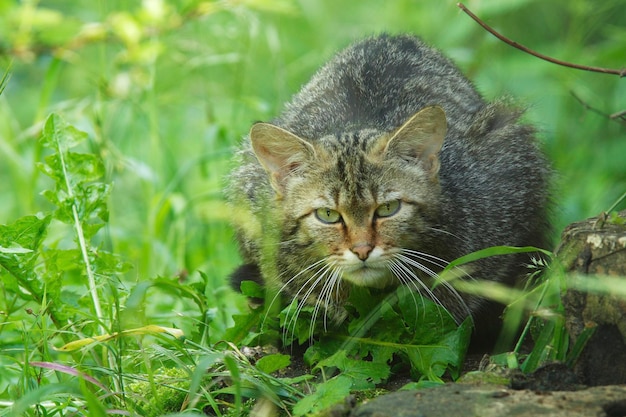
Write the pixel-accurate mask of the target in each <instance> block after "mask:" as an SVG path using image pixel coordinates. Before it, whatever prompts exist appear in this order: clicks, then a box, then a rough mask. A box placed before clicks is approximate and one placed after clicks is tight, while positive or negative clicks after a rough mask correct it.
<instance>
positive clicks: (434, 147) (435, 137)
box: [383, 106, 448, 176]
mask: <svg viewBox="0 0 626 417" xmlns="http://www.w3.org/2000/svg"><path fill="white" fill-rule="evenodd" d="M447 129H448V126H447V122H446V113H445V111H444V110H443V109H442V108H441V107H440V106H430V107H425V108H423V109H421V110H420V111H418V112H417V113H415V114H414V115H413V116H411V117H410V118H409V119H408V120H407V121H406V122H405V123H404V124H403V125H402V126H400V127H399V128H398V129H396V130H395V131H394V132H393V133H392V134H391V135H390V137H389V140H388V141H387V143H386V144H385V147H384V151H383V154H384V155H385V156H386V157H389V156H393V157H398V158H401V159H404V160H407V161H420V162H421V163H422V166H423V167H424V169H426V170H427V171H428V172H429V173H430V174H431V175H432V176H435V175H437V173H438V172H439V151H440V150H441V146H442V145H443V139H444V138H445V136H446V131H447Z"/></svg>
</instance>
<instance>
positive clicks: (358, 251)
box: [352, 243, 374, 261]
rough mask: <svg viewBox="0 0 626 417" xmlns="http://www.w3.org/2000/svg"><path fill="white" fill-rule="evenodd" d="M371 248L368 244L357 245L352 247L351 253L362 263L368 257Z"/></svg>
mask: <svg viewBox="0 0 626 417" xmlns="http://www.w3.org/2000/svg"><path fill="white" fill-rule="evenodd" d="M372 249H374V248H372V246H371V245H370V244H369V243H357V244H356V245H354V246H353V247H352V252H353V253H354V254H355V255H356V256H358V257H359V259H360V260H362V261H364V260H366V259H367V257H368V256H369V255H370V252H371V251H372Z"/></svg>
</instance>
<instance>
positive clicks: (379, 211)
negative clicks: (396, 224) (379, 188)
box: [376, 200, 400, 217]
mask: <svg viewBox="0 0 626 417" xmlns="http://www.w3.org/2000/svg"><path fill="white" fill-rule="evenodd" d="M399 210H400V200H393V201H387V202H386V203H383V204H381V205H380V206H378V207H377V208H376V216H377V217H390V216H393V215H394V214H396V213H397V212H398V211H399Z"/></svg>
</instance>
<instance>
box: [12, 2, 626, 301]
mask: <svg viewBox="0 0 626 417" xmlns="http://www.w3.org/2000/svg"><path fill="white" fill-rule="evenodd" d="M465 4H466V5H467V6H468V7H469V8H470V9H472V10H473V11H474V12H475V13H476V14H478V15H479V16H481V17H482V18H483V19H484V20H485V21H486V22H487V23H489V24H490V25H492V26H493V27H495V28H496V29H497V30H499V31H500V32H502V33H503V34H506V35H507V36H509V37H510V38H512V39H514V40H516V41H518V42H520V43H522V44H525V45H527V46H529V47H531V48H533V49H535V50H538V51H540V52H542V53H544V54H547V55H551V56H554V57H557V58H559V59H562V60H568V61H572V62H576V63H581V64H586V65H595V66H603V67H608V68H617V69H619V68H624V67H625V66H626V43H625V42H624V40H625V39H626V7H624V3H623V1H622V0H604V1H596V0H553V1H545V0H510V1H501V0H490V1H487V0H482V1H481V0H468V1H466V3H465ZM383 31H385V32H390V33H400V32H409V33H414V34H417V35H420V36H422V37H423V38H424V39H425V40H426V41H427V42H428V43H430V44H432V45H434V46H436V47H438V48H440V49H442V50H443V51H444V52H445V53H446V54H447V55H449V56H450V57H451V58H452V59H453V60H454V61H455V62H456V63H457V64H458V65H459V66H460V67H461V68H462V70H463V71H464V72H465V73H466V74H467V75H468V77H469V78H470V79H472V80H473V81H474V82H475V84H476V86H477V88H478V89H479V90H480V91H481V92H482V93H483V95H484V96H485V97H486V98H488V99H493V98H495V97H498V96H500V95H511V96H513V97H515V98H516V99H517V100H518V101H519V102H520V103H523V104H525V105H527V106H528V112H527V116H526V117H527V120H528V121H530V122H532V123H534V124H535V125H537V127H538V128H539V131H540V133H539V135H540V138H541V141H542V144H543V146H544V149H545V151H546V153H547V154H548V156H549V158H550V160H551V161H552V163H553V165H554V168H555V169H556V171H557V172H558V178H557V181H556V185H555V191H556V193H555V202H556V210H555V214H554V217H555V225H556V233H555V236H556V235H558V232H560V230H561V229H562V228H563V227H564V226H565V225H566V224H568V223H570V222H572V221H575V220H579V219H583V218H585V217H588V216H594V215H597V214H598V213H599V212H601V211H602V210H606V209H607V208H609V207H610V206H611V204H612V203H613V202H614V201H615V200H616V199H617V198H618V197H619V196H620V195H621V194H622V193H623V192H624V191H626V127H625V125H624V123H623V122H622V123H621V124H620V123H619V122H618V121H615V120H609V118H608V117H607V116H606V115H608V114H612V113H616V112H619V111H621V110H624V109H626V83H625V81H624V80H623V79H620V78H619V77H618V76H615V75H606V74H597V73H590V72H583V71H577V70H573V69H567V68H563V67H559V66H556V65H553V64H550V63H547V62H544V61H541V60H539V59H537V58H534V57H532V56H530V55H527V54H524V53H522V52H520V51H518V50H515V49H513V48H511V47H510V46H507V45H505V44H503V43H502V42H500V41H498V40H497V39H495V38H494V37H493V36H492V35H490V34H488V33H487V32H485V31H484V30H483V29H482V28H480V27H479V26H478V25H477V24H476V23H475V22H473V21H472V20H471V19H470V18H469V17H468V16H466V15H465V14H464V13H462V12H461V11H460V10H459V9H458V8H457V6H456V1H447V0H446V1H442V0H426V1H424V0H422V1H416V0H413V1H409V0H404V1H385V2H382V1H374V0H355V1H340V0H321V1H306V0H300V1H296V0H294V1H289V0H278V1H271V0H242V1H235V0H231V1H228V0H225V1H197V0H187V1H184V0H180V1H167V0H144V1H128V0H119V1H114V0H95V1H94V0H48V1H34V0H32V1H27V0H24V1H17V0H0V71H2V72H3V73H4V72H5V71H7V70H8V71H10V79H9V81H8V85H7V87H6V89H5V91H4V92H3V94H2V95H1V96H0V223H7V222H10V221H12V220H14V219H16V218H18V217H20V216H23V215H26V214H34V213H37V212H40V211H45V210H49V209H50V206H49V203H48V202H47V201H46V200H45V199H44V198H43V197H41V196H40V194H39V193H40V192H41V191H42V190H43V189H45V188H46V186H47V181H49V179H47V178H46V177H44V176H43V175H42V174H41V173H40V172H39V171H38V170H37V168H36V163H37V162H39V161H40V160H41V157H42V150H41V148H40V145H38V144H37V138H38V136H39V134H40V131H41V128H42V123H43V121H44V120H45V118H46V117H47V115H48V114H49V113H50V112H57V113H59V114H60V115H62V116H63V117H64V118H65V119H66V120H67V121H68V122H69V123H71V124H74V125H75V126H76V127H77V128H79V129H81V130H84V131H86V132H88V133H89V135H90V140H89V146H90V149H89V151H90V152H93V153H96V154H99V155H100V156H101V157H102V159H103V160H104V162H105V164H106V167H107V179H106V180H107V181H108V182H111V183H112V184H113V191H112V194H111V197H110V210H111V217H110V221H109V224H108V225H107V227H106V228H105V229H104V230H103V231H102V232H100V234H99V239H101V241H100V242H97V244H98V245H101V246H102V247H103V248H106V249H107V250H110V251H112V252H115V253H117V254H120V255H122V256H123V257H124V258H125V259H126V260H128V261H129V262H131V263H132V264H133V266H134V268H133V269H132V270H131V272H129V273H128V276H127V277H126V279H127V280H129V281H131V282H138V281H142V280H146V279H150V278H152V277H155V276H175V275H180V276H181V277H184V276H186V274H187V273H195V271H198V270H200V271H203V272H205V273H206V274H207V276H208V278H209V280H210V288H212V289H213V295H214V296H215V297H216V300H218V298H219V297H220V294H222V293H226V292H227V291H228V290H227V289H226V288H227V286H226V285H225V280H226V277H227V275H228V273H229V272H230V271H231V270H232V269H233V268H234V267H235V266H236V265H237V263H238V255H237V249H236V245H235V243H234V241H233V237H232V232H231V228H230V226H229V222H232V221H235V222H236V221H237V219H233V218H231V213H230V212H229V211H228V209H227V208H225V206H224V204H223V194H222V187H223V184H224V177H225V175H226V174H227V173H228V171H229V169H230V167H231V163H230V158H231V155H232V153H233V147H234V146H236V144H237V143H238V141H239V140H240V138H241V137H242V136H243V135H245V134H246V132H247V130H248V129H249V126H250V125H251V123H253V122H254V121H257V120H268V119H270V118H271V117H273V116H274V115H276V114H277V113H278V112H280V110H281V108H282V106H283V104H284V103H285V101H287V100H288V99H289V97H290V96H291V95H292V94H293V93H295V92H296V91H297V90H298V88H299V87H300V86H301V85H302V84H303V83H305V82H306V81H307V79H308V78H309V77H310V76H311V75H312V73H313V72H314V71H315V70H316V69H317V68H318V67H319V66H320V65H321V64H322V63H324V62H325V61H326V60H327V59H328V58H329V57H330V56H331V55H332V54H333V53H334V52H336V51H337V50H339V49H341V48H342V47H344V46H346V45H348V44H349V43H351V42H353V41H355V40H357V39H359V38H362V37H364V36H368V35H371V34H375V33H379V32H383ZM574 95H575V96H577V97H578V98H580V100H582V101H583V102H584V103H585V104H581V102H580V101H579V100H578V99H576V98H575V96H574ZM587 107H593V108H594V109H597V110H598V111H599V112H594V111H592V110H590V109H588V108H587ZM599 113H603V114H599ZM621 207H624V204H622V205H621ZM54 239H55V234H54V230H53V231H52V232H51V233H50V236H49V241H50V242H54ZM59 239H60V238H59ZM51 244H54V243H51ZM218 301H219V300H218Z"/></svg>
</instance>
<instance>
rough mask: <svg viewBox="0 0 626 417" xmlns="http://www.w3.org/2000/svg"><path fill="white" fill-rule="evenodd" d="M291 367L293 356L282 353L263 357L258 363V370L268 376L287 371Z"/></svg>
mask: <svg viewBox="0 0 626 417" xmlns="http://www.w3.org/2000/svg"><path fill="white" fill-rule="evenodd" d="M289 365H291V356H289V355H283V354H281V353H275V354H272V355H267V356H263V357H262V358H261V359H259V360H258V361H257V362H256V367H257V369H258V370H259V371H261V372H265V373H266V374H271V373H272V372H276V371H279V370H281V369H285V368H286V367H288V366H289Z"/></svg>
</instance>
